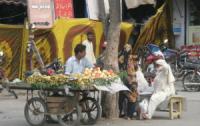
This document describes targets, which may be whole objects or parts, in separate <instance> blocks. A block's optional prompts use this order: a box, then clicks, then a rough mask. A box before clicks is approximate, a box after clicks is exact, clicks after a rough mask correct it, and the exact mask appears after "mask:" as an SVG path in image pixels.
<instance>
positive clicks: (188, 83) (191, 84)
mask: <svg viewBox="0 0 200 126" xmlns="http://www.w3.org/2000/svg"><path fill="white" fill-rule="evenodd" d="M182 82H183V87H184V89H185V90H186V91H190V92H196V91H198V90H199V86H200V76H199V75H198V74H197V73H196V72H189V73H187V74H186V75H185V76H184V77H183V81H182Z"/></svg>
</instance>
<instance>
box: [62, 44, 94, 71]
mask: <svg viewBox="0 0 200 126" xmlns="http://www.w3.org/2000/svg"><path fill="white" fill-rule="evenodd" d="M74 53H75V56H72V57H70V58H69V59H68V60H67V61H66V64H65V74H74V73H82V72H83V71H84V70H85V68H92V67H94V65H93V64H92V63H91V62H89V60H88V59H87V58H86V57H85V55H86V46H85V45H83V44H78V45H76V47H75V48H74Z"/></svg>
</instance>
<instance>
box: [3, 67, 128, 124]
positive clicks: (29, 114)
mask: <svg viewBox="0 0 200 126" xmlns="http://www.w3.org/2000/svg"><path fill="white" fill-rule="evenodd" d="M117 80H119V83H116V81H117ZM6 85H7V86H8V88H9V89H12V90H16V89H21V90H27V103H26V105H25V108H24V114H25V118H26V120H27V122H28V123H29V124H30V125H31V126H41V125H43V124H44V123H45V122H46V120H48V119H55V118H56V121H58V122H59V123H60V124H61V125H62V126H71V125H72V126H73V125H79V124H80V123H81V124H85V125H92V124H95V123H96V121H97V120H98V119H99V117H100V116H101V106H100V104H99V97H98V96H99V91H98V90H102V89H101V87H104V88H103V89H105V88H106V91H110V92H112V91H116V92H117V91H120V90H119V89H120V86H122V87H123V85H121V81H120V79H119V77H118V75H116V74H114V73H113V71H111V70H103V71H100V69H99V68H97V69H85V71H84V72H83V73H81V74H72V75H64V74H54V75H43V74H40V73H39V72H34V73H33V74H32V75H31V76H29V77H27V78H26V80H25V82H20V83H18V84H17V83H15V84H6ZM112 86H113V87H112ZM99 87H100V88H99ZM97 89H98V90H97ZM111 89H114V90H111ZM123 90H124V88H123ZM125 90H127V88H125ZM96 92H97V93H96Z"/></svg>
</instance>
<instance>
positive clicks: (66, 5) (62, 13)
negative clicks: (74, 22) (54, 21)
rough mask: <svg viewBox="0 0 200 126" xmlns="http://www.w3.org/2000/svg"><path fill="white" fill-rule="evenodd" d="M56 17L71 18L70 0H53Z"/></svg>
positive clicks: (71, 6) (72, 15)
mask: <svg viewBox="0 0 200 126" xmlns="http://www.w3.org/2000/svg"><path fill="white" fill-rule="evenodd" d="M54 1H55V3H54V6H55V14H56V18H59V17H65V18H73V17H74V10H73V1H72V0H54Z"/></svg>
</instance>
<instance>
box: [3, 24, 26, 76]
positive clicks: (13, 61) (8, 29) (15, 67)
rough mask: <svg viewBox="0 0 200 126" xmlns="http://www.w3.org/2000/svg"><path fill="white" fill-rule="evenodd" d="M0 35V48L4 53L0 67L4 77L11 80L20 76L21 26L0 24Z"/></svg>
mask: <svg viewBox="0 0 200 126" xmlns="http://www.w3.org/2000/svg"><path fill="white" fill-rule="evenodd" d="M0 36H1V37H0V50H1V51H3V53H4V57H3V60H2V62H1V63H0V67H1V69H3V71H4V72H5V75H6V77H8V78H9V80H12V79H14V78H16V77H19V76H20V68H21V61H22V60H21V56H22V50H23V46H22V45H23V44H22V41H23V26H16V25H15V26H11V25H1V24H0Z"/></svg>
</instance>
